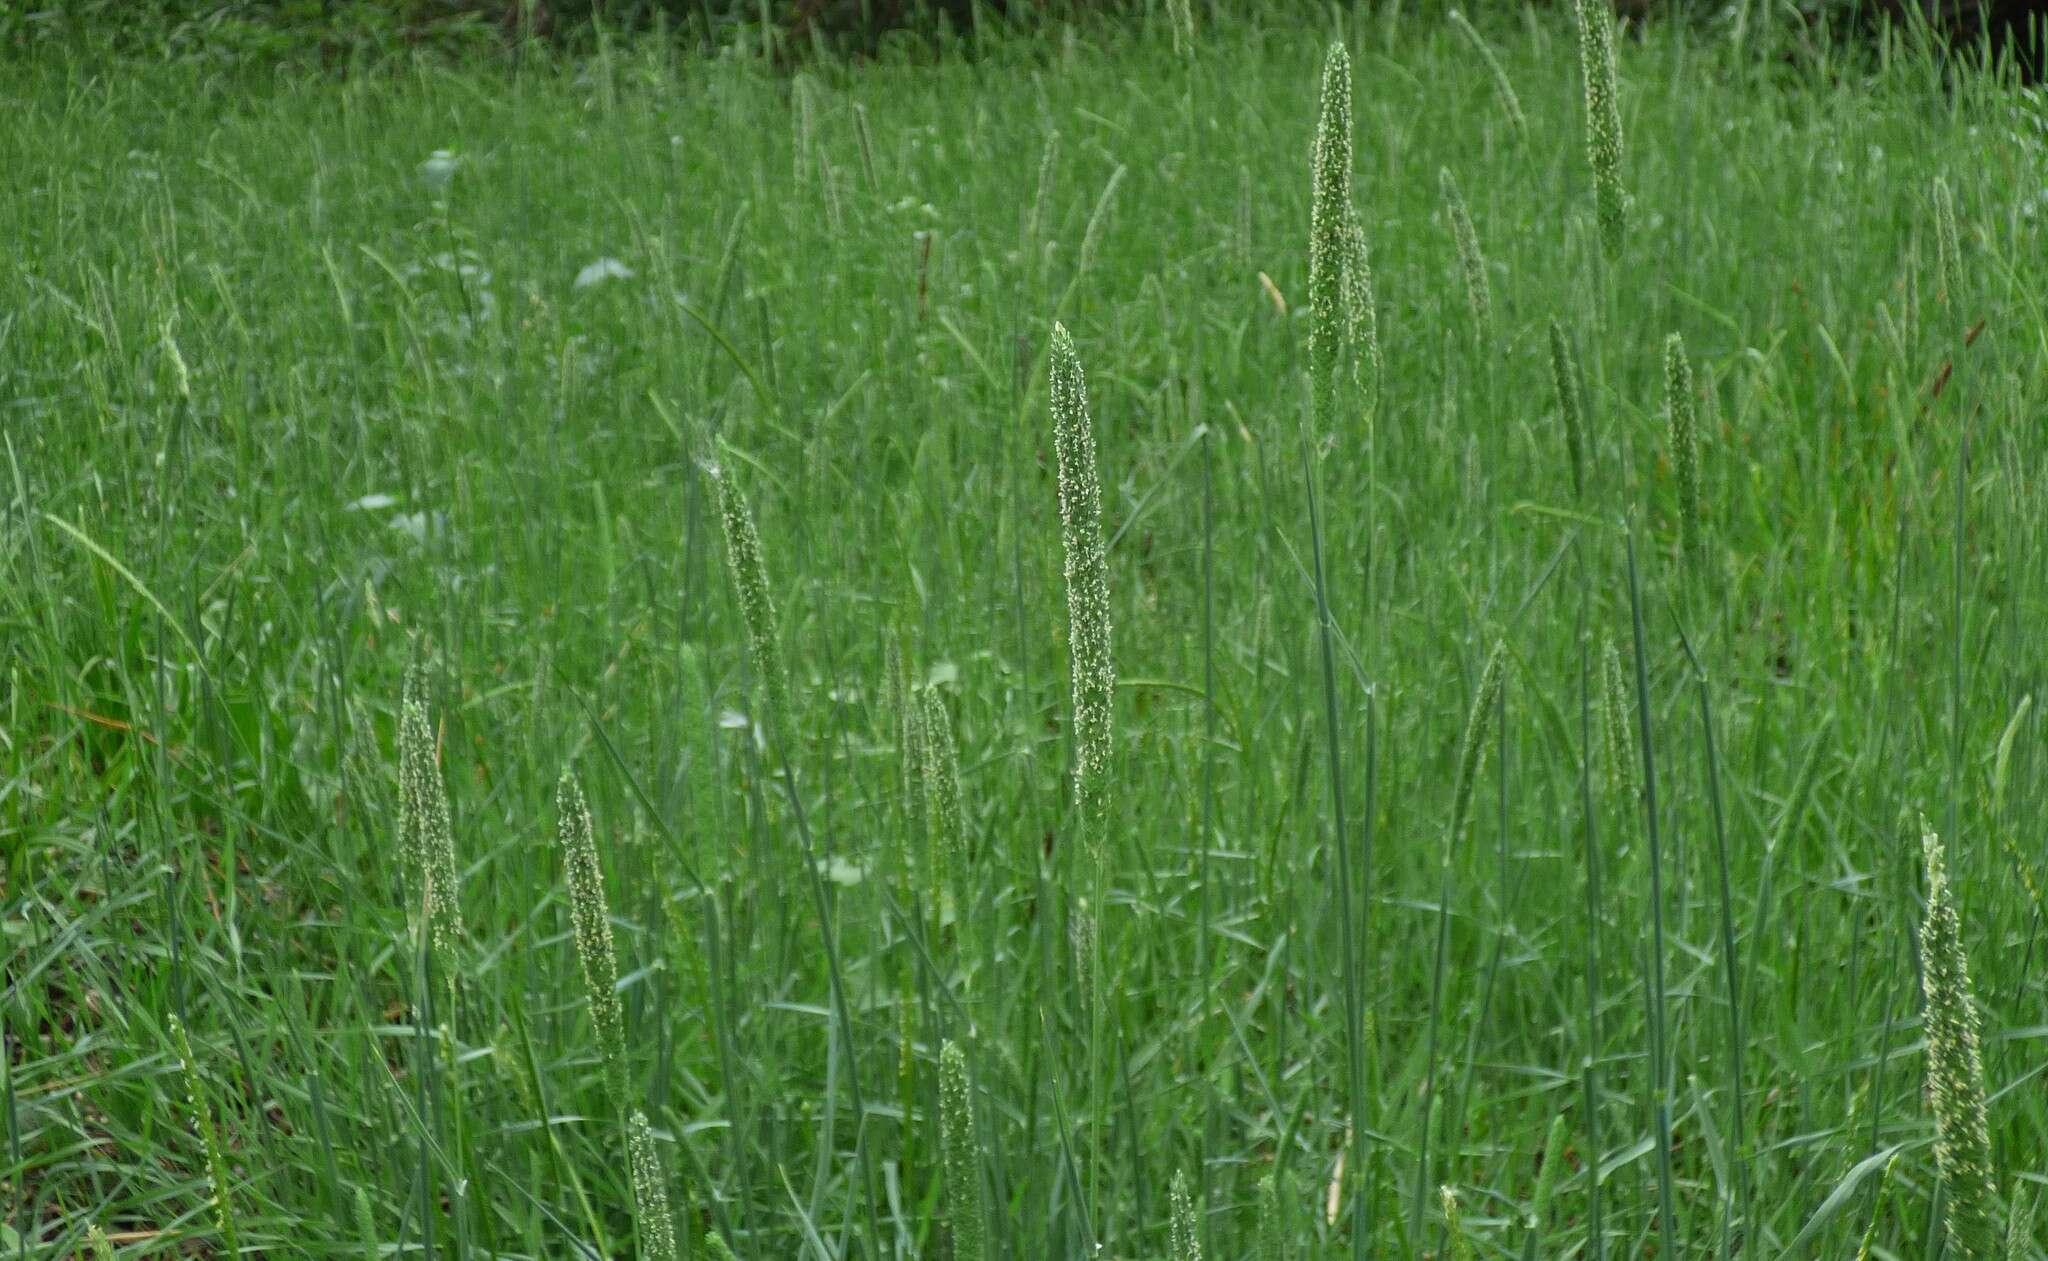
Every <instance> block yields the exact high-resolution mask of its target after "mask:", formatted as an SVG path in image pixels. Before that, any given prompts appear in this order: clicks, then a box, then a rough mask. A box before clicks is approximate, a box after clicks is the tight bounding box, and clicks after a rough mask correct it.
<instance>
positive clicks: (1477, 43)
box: [1450, 9, 1529, 140]
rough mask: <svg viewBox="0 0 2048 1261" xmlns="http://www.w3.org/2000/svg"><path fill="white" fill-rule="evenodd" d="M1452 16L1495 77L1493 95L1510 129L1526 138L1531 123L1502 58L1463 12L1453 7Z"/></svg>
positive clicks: (1487, 70) (1454, 23) (1487, 69)
mask: <svg viewBox="0 0 2048 1261" xmlns="http://www.w3.org/2000/svg"><path fill="white" fill-rule="evenodd" d="M1450 17H1451V25H1452V26H1455V27H1457V28H1458V33H1459V34H1461V35H1463V36H1464V37H1465V40H1466V42H1467V43H1469V44H1471V45H1472V49H1473V51H1474V52H1476V53H1478V54H1479V60H1480V61H1481V62H1483V63H1484V64H1485V66H1486V73H1487V75H1488V76H1489V77H1491V78H1492V79H1493V95H1494V98H1495V99H1496V100H1498V101H1499V102H1500V108H1501V112H1502V113H1504V114H1506V115H1507V117H1508V130H1510V131H1512V132H1514V133H1515V139H1517V140H1524V139H1526V138H1527V136H1528V132H1529V124H1528V121H1527V120H1526V119H1524V118H1523V117H1522V102H1521V98H1519V97H1517V96H1516V95H1515V85H1514V84H1512V83H1510V82H1508V72H1507V70H1506V69H1505V68H1504V67H1503V66H1502V65H1501V64H1500V59H1499V58H1498V57H1495V56H1494V55H1493V49H1492V48H1490V47H1488V46H1487V43H1486V40H1485V38H1484V37H1483V36H1481V35H1480V34H1479V31H1478V30H1477V28H1475V27H1474V26H1473V25H1472V24H1471V23H1470V22H1468V21H1466V20H1465V15H1464V14H1463V13H1460V12H1459V11H1458V10H1456V9H1452V10H1451V14H1450Z"/></svg>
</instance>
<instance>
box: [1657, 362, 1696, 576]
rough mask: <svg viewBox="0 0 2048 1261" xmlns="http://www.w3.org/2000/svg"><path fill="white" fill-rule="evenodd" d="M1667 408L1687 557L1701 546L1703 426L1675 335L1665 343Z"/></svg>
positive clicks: (1665, 403)
mask: <svg viewBox="0 0 2048 1261" xmlns="http://www.w3.org/2000/svg"><path fill="white" fill-rule="evenodd" d="M1664 405H1665V409H1666V410H1667V411H1668V412H1669V413H1670V416H1671V466H1672V470H1673V471H1674V472H1675V473H1676V474H1677V476H1678V526H1679V531H1680V539H1681V541H1682V543H1683V545H1684V548H1685V553H1686V555H1687V556H1695V555H1697V553H1698V551H1699V547H1700V542H1701V539H1700V504H1701V493H1700V426H1699V412H1698V405H1697V403H1696V402H1695V400H1694V399H1693V392H1692V364H1691V363H1689V362H1688V361H1687V360H1686V357H1685V340H1684V339H1683V338H1681V337H1680V336H1679V335H1678V334H1676V333H1673V334H1672V335H1671V336H1670V337H1668V338H1666V339H1665V342H1664Z"/></svg>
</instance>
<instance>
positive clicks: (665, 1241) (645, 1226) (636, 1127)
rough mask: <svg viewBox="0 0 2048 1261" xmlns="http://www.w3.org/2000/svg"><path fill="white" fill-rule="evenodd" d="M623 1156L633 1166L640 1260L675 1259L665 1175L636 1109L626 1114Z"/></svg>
mask: <svg viewBox="0 0 2048 1261" xmlns="http://www.w3.org/2000/svg"><path fill="white" fill-rule="evenodd" d="M626 1158H627V1160H628V1161H630V1162H631V1164H632V1166H633V1211H634V1214H635V1215H636V1217H637V1218H638V1220H639V1225H640V1258H641V1261H675V1258H676V1224H675V1218H674V1217H672V1216H671V1215H670V1214H669V1209H668V1175H667V1173H666V1172H664V1171H663V1169H662V1167H661V1154H660V1152H659V1151H658V1150H657V1149H656V1148H655V1146H654V1127H653V1126H651V1125H649V1124H648V1123H647V1114H646V1113H645V1112H641V1111H639V1110H638V1109H635V1110H634V1112H633V1115H632V1116H630V1117H628V1118H626Z"/></svg>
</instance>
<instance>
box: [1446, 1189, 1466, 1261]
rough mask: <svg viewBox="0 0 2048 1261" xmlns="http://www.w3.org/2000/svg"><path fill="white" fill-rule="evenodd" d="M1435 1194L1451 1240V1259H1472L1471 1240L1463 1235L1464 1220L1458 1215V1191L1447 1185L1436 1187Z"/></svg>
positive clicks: (1462, 1260) (1459, 1260)
mask: <svg viewBox="0 0 2048 1261" xmlns="http://www.w3.org/2000/svg"><path fill="white" fill-rule="evenodd" d="M1437 1195H1438V1197H1439V1198H1440V1199H1441V1200H1442V1202H1443V1206H1444V1230H1445V1231H1446V1232H1447V1233H1448V1234H1449V1236H1450V1241H1451V1261H1473V1257H1472V1241H1471V1240H1470V1239H1469V1238H1467V1237H1466V1235H1465V1222H1464V1219H1463V1218H1462V1217H1460V1216H1459V1215H1458V1193H1457V1192H1456V1191H1453V1190H1452V1189H1451V1188H1449V1187H1447V1186H1443V1187H1438V1188H1437Z"/></svg>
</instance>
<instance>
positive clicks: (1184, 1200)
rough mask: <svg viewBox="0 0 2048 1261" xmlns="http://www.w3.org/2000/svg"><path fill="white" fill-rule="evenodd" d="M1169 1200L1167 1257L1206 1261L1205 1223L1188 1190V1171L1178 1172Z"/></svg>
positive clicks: (1179, 1259)
mask: <svg viewBox="0 0 2048 1261" xmlns="http://www.w3.org/2000/svg"><path fill="white" fill-rule="evenodd" d="M1167 1200H1168V1204H1167V1211H1168V1214H1169V1218H1168V1222H1167V1249H1166V1255H1167V1256H1168V1257H1169V1258H1171V1261H1202V1231H1201V1222H1200V1219H1199V1218H1197V1217H1196V1215H1195V1197H1194V1194H1193V1193H1192V1192H1190V1191H1189V1190H1188V1175H1187V1171H1186V1170H1181V1169H1176V1170H1174V1172H1173V1186H1172V1189H1171V1190H1169V1191H1168V1193H1167Z"/></svg>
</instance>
